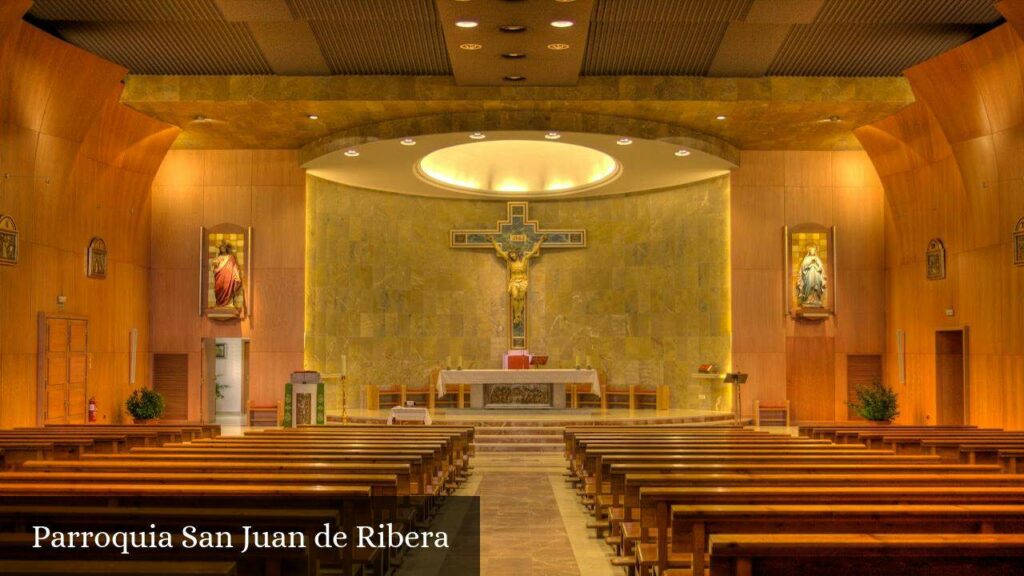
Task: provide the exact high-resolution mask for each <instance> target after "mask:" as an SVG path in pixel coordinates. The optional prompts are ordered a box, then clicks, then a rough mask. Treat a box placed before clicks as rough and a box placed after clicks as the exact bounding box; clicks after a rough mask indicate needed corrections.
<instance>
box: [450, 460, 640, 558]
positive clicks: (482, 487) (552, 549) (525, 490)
mask: <svg viewBox="0 0 1024 576" xmlns="http://www.w3.org/2000/svg"><path fill="white" fill-rule="evenodd" d="M473 466H474V472H473V475H472V477H471V480H470V481H469V482H467V483H466V485H464V486H463V487H462V488H461V489H460V491H459V494H465V495H471V494H477V495H479V496H480V515H481V518H480V524H481V525H480V533H481V542H480V546H481V559H480V565H481V569H482V573H483V575H484V576H530V575H536V576H541V575H544V576H574V575H577V574H578V575H581V576H606V575H607V576H621V574H622V573H621V572H618V571H616V569H614V568H613V567H612V566H611V564H610V563H609V561H608V558H609V557H610V556H611V554H612V551H611V549H610V548H608V547H607V546H606V545H605V544H604V543H603V542H602V541H600V540H598V539H597V538H596V537H595V536H594V535H593V531H589V532H588V531H587V530H586V522H587V516H586V514H585V513H584V510H583V508H582V507H581V506H580V504H579V501H578V500H577V498H576V494H575V492H574V491H573V489H572V487H571V485H569V484H567V483H566V482H565V480H564V478H563V476H562V473H563V472H564V471H565V460H564V459H563V458H562V455H561V454H529V453H526V454H480V455H477V456H476V457H474V462H473Z"/></svg>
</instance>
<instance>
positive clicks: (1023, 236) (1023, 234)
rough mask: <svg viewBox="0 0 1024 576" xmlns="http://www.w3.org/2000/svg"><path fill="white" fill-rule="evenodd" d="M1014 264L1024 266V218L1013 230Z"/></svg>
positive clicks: (1018, 221)
mask: <svg viewBox="0 0 1024 576" xmlns="http://www.w3.org/2000/svg"><path fill="white" fill-rule="evenodd" d="M1013 263H1014V264H1015V265H1017V266H1024V218H1021V219H1020V220H1017V227H1016V228H1014V229H1013Z"/></svg>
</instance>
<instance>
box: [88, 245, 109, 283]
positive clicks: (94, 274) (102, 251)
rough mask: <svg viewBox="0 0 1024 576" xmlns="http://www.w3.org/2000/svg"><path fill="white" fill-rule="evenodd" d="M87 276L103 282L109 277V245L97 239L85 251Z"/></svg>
mask: <svg viewBox="0 0 1024 576" xmlns="http://www.w3.org/2000/svg"><path fill="white" fill-rule="evenodd" d="M85 275H86V276H88V277H89V278H96V279H99V280H102V279H104V278H106V277H107V243H106V242H104V241H103V238H100V237H98V236H97V237H95V238H93V239H92V240H90V241H89V247H88V248H87V249H86V251H85Z"/></svg>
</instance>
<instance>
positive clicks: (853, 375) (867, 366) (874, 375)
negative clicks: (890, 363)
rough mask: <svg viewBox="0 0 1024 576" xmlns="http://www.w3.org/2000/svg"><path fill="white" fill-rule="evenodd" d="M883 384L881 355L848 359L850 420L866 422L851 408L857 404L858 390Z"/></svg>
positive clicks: (847, 379) (848, 413) (847, 387)
mask: <svg viewBox="0 0 1024 576" xmlns="http://www.w3.org/2000/svg"><path fill="white" fill-rule="evenodd" d="M875 382H882V357H881V356H879V355H853V354H851V355H850V356H847V357H846V392H847V393H846V405H847V409H846V411H847V413H846V417H847V418H848V419H850V420H864V418H863V417H862V416H861V415H860V414H858V413H857V410H856V409H854V408H853V407H852V406H850V404H851V403H854V404H856V403H857V388H858V387H861V386H871V385H872V384H874V383H875Z"/></svg>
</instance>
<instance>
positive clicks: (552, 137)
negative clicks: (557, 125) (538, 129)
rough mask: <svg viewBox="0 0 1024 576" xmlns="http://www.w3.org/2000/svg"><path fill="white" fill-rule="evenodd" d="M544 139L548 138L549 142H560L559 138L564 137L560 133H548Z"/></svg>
mask: <svg viewBox="0 0 1024 576" xmlns="http://www.w3.org/2000/svg"><path fill="white" fill-rule="evenodd" d="M544 137H545V138H547V139H548V140H558V139H559V138H561V137H562V135H561V134H559V133H558V132H548V133H547V134H545V135H544Z"/></svg>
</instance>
